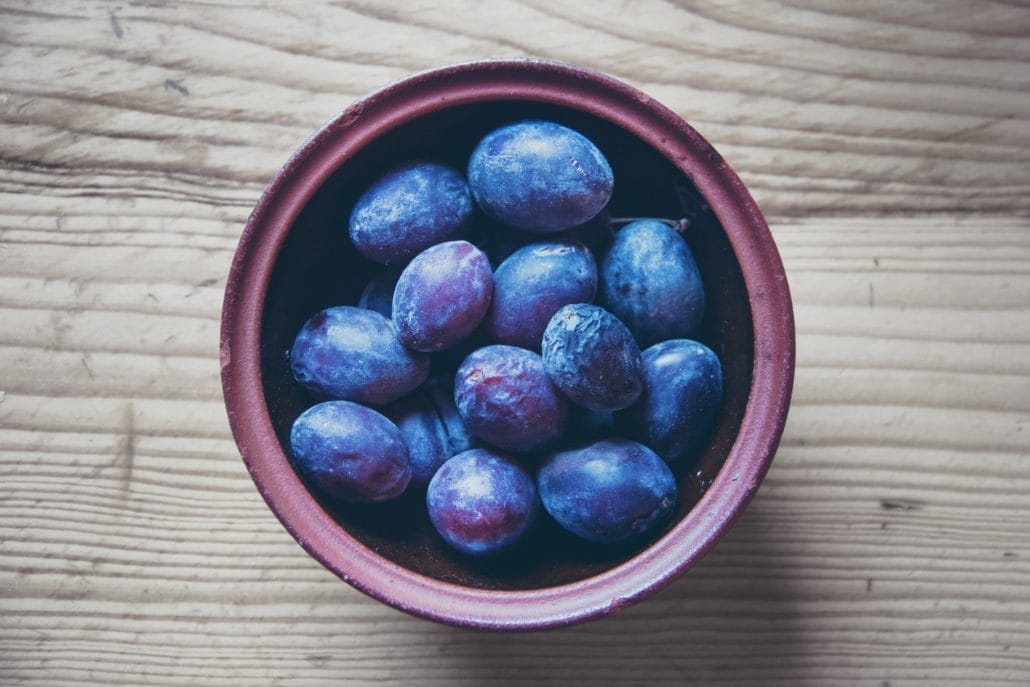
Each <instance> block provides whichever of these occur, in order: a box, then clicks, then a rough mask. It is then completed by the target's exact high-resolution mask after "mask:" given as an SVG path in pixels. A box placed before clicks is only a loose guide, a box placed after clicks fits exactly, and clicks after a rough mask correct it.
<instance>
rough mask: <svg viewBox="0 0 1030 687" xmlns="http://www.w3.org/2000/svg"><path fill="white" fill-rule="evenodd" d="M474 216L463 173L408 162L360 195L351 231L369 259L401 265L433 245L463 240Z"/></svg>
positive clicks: (447, 168) (382, 177)
mask: <svg viewBox="0 0 1030 687" xmlns="http://www.w3.org/2000/svg"><path fill="white" fill-rule="evenodd" d="M472 212H473V206H472V195H471V194H470V192H469V188H468V184H466V183H465V178H464V177H463V176H462V175H461V172H459V171H458V170H456V169H453V168H451V167H448V166H447V165H443V164H440V163H437V162H425V161H418V160H416V161H409V162H405V163H402V164H400V165H397V166H395V167H393V168H391V169H389V170H388V171H387V172H386V173H384V174H383V175H382V176H380V177H379V178H378V179H376V180H375V181H374V182H373V183H372V184H371V186H369V187H368V189H366V190H365V192H364V193H362V194H361V196H360V197H359V198H358V199H357V201H355V203H354V207H353V209H352V210H351V213H350V220H349V222H348V227H347V230H348V233H349V234H350V239H351V242H352V243H353V244H354V247H355V248H356V249H357V250H358V252H359V253H361V254H362V255H364V256H365V257H366V258H368V259H369V260H373V261H375V262H378V263H380V264H383V265H403V264H404V263H406V262H407V261H408V260H411V259H412V258H413V257H415V256H416V255H418V254H419V253H421V252H422V251H423V250H425V249H426V248H428V247H429V246H432V245H434V244H437V243H442V242H444V241H451V240H453V239H457V238H459V237H460V236H461V235H462V233H463V232H464V231H465V229H466V227H467V225H468V223H469V220H470V219H471V217H472Z"/></svg>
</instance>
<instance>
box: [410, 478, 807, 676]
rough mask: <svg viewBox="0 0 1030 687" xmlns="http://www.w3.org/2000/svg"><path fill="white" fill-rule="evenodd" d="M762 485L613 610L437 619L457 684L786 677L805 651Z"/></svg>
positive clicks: (442, 650)
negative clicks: (735, 516)
mask: <svg viewBox="0 0 1030 687" xmlns="http://www.w3.org/2000/svg"><path fill="white" fill-rule="evenodd" d="M788 520H789V519H788V518H785V517H784V516H783V514H782V513H779V514H777V513H776V512H775V511H774V509H772V508H770V507H769V506H768V505H767V502H766V501H765V500H763V499H762V498H761V496H760V495H759V496H758V497H757V498H756V500H755V501H754V502H753V503H752V504H751V506H750V507H749V509H748V511H747V512H746V513H745V515H744V516H743V517H742V518H741V520H740V521H739V522H738V523H737V524H736V525H735V526H734V528H733V529H732V530H731V532H730V533H729V535H727V538H726V539H725V540H724V541H723V542H721V543H720V544H719V545H718V546H717V547H716V549H715V550H714V551H713V552H712V553H711V554H709V555H708V556H707V557H706V558H705V559H704V560H703V561H702V562H701V563H700V564H699V565H698V566H697V567H696V568H695V569H694V570H693V571H691V572H690V573H688V574H687V575H685V576H684V577H682V578H680V579H679V580H677V581H676V582H674V583H673V584H671V585H670V586H669V587H667V588H666V589H665V590H663V591H661V592H659V593H658V594H656V595H654V596H652V597H649V598H647V599H644V600H643V601H641V602H639V603H637V604H636V605H634V606H632V607H630V608H627V609H624V610H623V611H621V612H619V613H617V614H615V615H614V616H611V617H608V618H605V619H602V620H599V621H593V622H588V623H585V624H582V625H579V626H575V627H571V628H563V629H559V630H551V631H545V632H536V633H529V634H483V633H474V632H470V631H467V630H456V629H453V628H441V629H440V631H439V633H434V636H433V637H432V638H431V639H430V638H427V641H428V642H430V643H432V644H437V646H436V647H435V648H436V650H437V651H438V652H439V654H440V655H448V656H450V657H451V660H448V662H447V667H448V669H449V670H448V672H450V670H455V669H462V673H461V679H460V682H462V683H463V684H504V683H519V684H530V683H535V682H551V683H555V684H590V685H605V684H641V685H643V684H647V685H654V684H686V685H691V684H710V683H712V682H720V683H724V684H733V683H738V682H746V681H753V682H755V683H766V682H769V681H772V680H776V679H779V680H788V681H789V680H790V679H791V678H792V676H797V674H798V670H797V669H798V668H799V666H798V661H799V660H801V659H802V658H803V655H804V650H803V646H802V637H801V628H800V626H799V623H800V622H801V621H802V619H803V616H802V610H803V609H802V608H801V607H800V605H801V599H802V589H801V585H802V583H801V582H800V581H798V580H796V579H792V578H791V574H792V573H791V567H790V565H789V562H785V560H786V557H787V553H786V552H785V551H782V550H780V548H782V547H783V546H784V545H785V543H786V542H789V541H790V538H789V532H785V531H784V530H785V529H789V527H790V522H789V521H788Z"/></svg>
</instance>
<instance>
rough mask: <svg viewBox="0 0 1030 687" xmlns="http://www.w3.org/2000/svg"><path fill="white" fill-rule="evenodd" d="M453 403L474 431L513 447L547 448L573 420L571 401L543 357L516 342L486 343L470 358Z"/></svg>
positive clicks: (460, 371)
mask: <svg viewBox="0 0 1030 687" xmlns="http://www.w3.org/2000/svg"><path fill="white" fill-rule="evenodd" d="M454 402H455V405H456V406H457V408H458V412H459V413H461V417H462V419H464V420H465V424H466V426H468V428H469V431H470V432H472V434H474V435H475V436H477V437H479V438H480V439H482V440H483V441H485V442H487V443H489V444H492V445H494V446H496V447H498V448H501V449H504V450H508V451H516V452H524V451H534V450H537V449H541V448H544V447H545V446H547V445H548V444H550V443H552V442H554V441H556V440H558V439H559V438H561V436H562V435H563V434H564V433H565V428H566V422H567V419H568V402H567V401H566V400H565V398H564V397H563V396H562V395H561V393H560V392H559V391H558V389H557V388H556V387H555V386H554V383H553V382H551V378H550V377H549V376H548V375H547V371H546V370H545V369H544V361H543V360H542V359H541V358H540V356H539V355H537V354H536V353H534V352H532V351H527V350H526V349H524V348H517V347H515V346H504V345H500V344H495V345H492V346H485V347H483V348H480V349H479V350H477V351H474V352H473V353H472V354H470V355H469V356H468V357H467V358H465V360H464V361H463V362H462V364H461V366H460V367H458V372H457V374H456V375H455V379H454Z"/></svg>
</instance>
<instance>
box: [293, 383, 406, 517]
mask: <svg viewBox="0 0 1030 687" xmlns="http://www.w3.org/2000/svg"><path fill="white" fill-rule="evenodd" d="M290 448H291V450H292V453H293V458H294V461H295V463H296V464H297V466H298V467H299V469H300V471H301V472H302V473H304V474H306V475H307V476H308V478H309V479H310V480H311V481H312V482H313V483H314V485H315V486H316V487H317V488H318V489H319V490H320V491H322V492H323V493H325V494H326V495H328V496H330V497H332V498H336V499H340V500H343V501H351V502H358V503H363V502H378V501H386V500H389V499H392V498H395V497H397V496H399V495H400V494H401V493H402V492H403V491H404V490H405V488H407V486H408V483H409V481H410V480H411V461H410V458H409V455H408V448H407V445H406V444H405V443H404V440H403V439H402V438H401V434H400V431H399V430H398V429H397V427H396V426H395V425H394V424H393V423H392V422H390V420H388V419H387V418H386V417H384V416H383V415H381V414H380V413H378V412H376V411H374V410H372V409H371V408H366V407H365V406H363V405H360V404H358V403H351V402H350V401H326V402H324V403H319V404H317V405H314V406H312V407H311V408H308V409H307V410H306V411H304V412H303V413H302V414H301V415H300V416H299V417H298V418H297V419H296V420H295V421H294V422H293V426H292V428H291V430H290Z"/></svg>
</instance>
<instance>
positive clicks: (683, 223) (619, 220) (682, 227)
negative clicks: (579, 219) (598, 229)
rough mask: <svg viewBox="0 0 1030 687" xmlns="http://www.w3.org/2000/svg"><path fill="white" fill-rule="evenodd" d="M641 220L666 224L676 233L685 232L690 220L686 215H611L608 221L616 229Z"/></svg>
mask: <svg viewBox="0 0 1030 687" xmlns="http://www.w3.org/2000/svg"><path fill="white" fill-rule="evenodd" d="M641 220H651V221H653V222H662V223H663V224H668V225H669V226H670V227H672V228H673V230H675V231H676V233H678V234H682V233H684V232H686V230H687V228H689V227H690V220H689V219H687V218H686V217H681V218H679V219H671V218H669V217H611V218H610V219H609V220H608V222H609V223H610V224H611V226H612V228H613V229H615V230H618V229H621V228H622V227H624V226H626V225H627V224H631V223H632V222H639V221H641Z"/></svg>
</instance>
